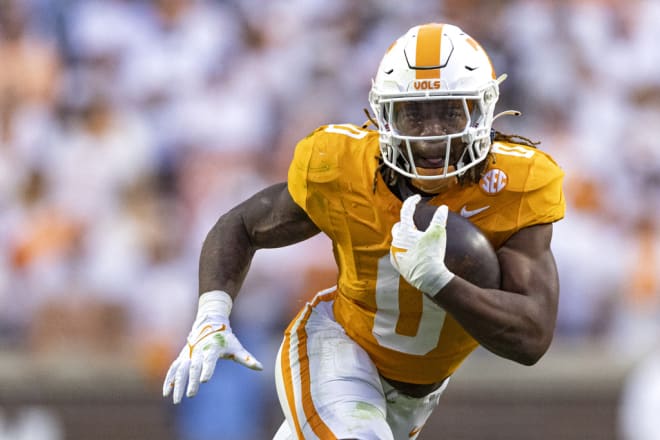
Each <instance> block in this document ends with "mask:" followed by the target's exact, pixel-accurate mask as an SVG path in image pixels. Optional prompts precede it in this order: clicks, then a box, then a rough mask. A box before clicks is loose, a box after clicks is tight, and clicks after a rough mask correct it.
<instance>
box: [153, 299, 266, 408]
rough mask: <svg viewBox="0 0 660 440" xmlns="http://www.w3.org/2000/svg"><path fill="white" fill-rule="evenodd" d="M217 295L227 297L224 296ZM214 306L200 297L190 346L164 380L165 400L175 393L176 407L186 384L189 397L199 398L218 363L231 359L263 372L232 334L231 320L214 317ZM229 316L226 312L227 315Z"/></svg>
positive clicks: (189, 339) (218, 314) (221, 314)
mask: <svg viewBox="0 0 660 440" xmlns="http://www.w3.org/2000/svg"><path fill="white" fill-rule="evenodd" d="M209 293H210V294H215V293H216V292H209ZM209 293H205V294H204V295H209ZM218 293H222V294H224V295H226V294H225V293H224V292H218ZM208 298H209V297H207V298H205V299H207V300H208ZM211 299H214V298H211ZM209 303H210V304H211V305H210V306H208V304H209ZM212 303H213V302H212V301H206V302H204V301H203V300H202V298H201V297H200V308H199V312H198V314H197V319H196V320H195V323H194V324H193V328H192V330H191V332H190V334H189V335H188V339H187V343H186V345H185V346H184V347H183V349H182V350H181V353H179V356H178V357H177V358H176V360H175V361H174V362H173V363H172V365H171V366H170V369H169V371H168V372H167V375H166V377H165V382H164V383H163V396H164V397H167V396H169V395H170V393H172V391H174V393H173V401H174V403H175V404H176V403H179V402H181V399H182V398H183V392H184V388H185V387H186V383H187V384H188V386H187V389H186V396H188V397H193V396H194V395H195V394H197V391H198V390H199V384H200V382H207V381H208V380H209V379H210V378H211V376H212V375H213V371H214V370H215V365H216V363H217V361H218V359H232V360H234V361H236V362H238V363H239V364H242V365H245V366H246V367H248V368H251V369H253V370H262V369H263V367H262V365H261V363H260V362H259V361H258V360H257V359H255V357H254V356H252V355H251V354H250V353H249V352H248V351H247V350H245V348H243V346H242V345H241V343H240V342H239V341H238V338H236V336H235V335H234V333H233V332H232V330H231V326H230V325H229V317H228V316H225V313H214V312H217V311H216V310H214V307H213V304H212ZM205 305H206V307H205ZM228 314H229V313H228V312H227V313H226V315H228Z"/></svg>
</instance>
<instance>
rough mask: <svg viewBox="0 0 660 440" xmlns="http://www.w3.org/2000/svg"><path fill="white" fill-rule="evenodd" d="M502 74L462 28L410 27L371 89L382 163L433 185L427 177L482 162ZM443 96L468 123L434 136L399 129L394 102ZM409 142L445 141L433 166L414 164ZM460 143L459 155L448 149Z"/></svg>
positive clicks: (454, 172)
mask: <svg viewBox="0 0 660 440" xmlns="http://www.w3.org/2000/svg"><path fill="white" fill-rule="evenodd" d="M504 78H505V75H502V78H501V79H499V80H498V79H497V78H496V76H495V70H494V69H493V65H492V63H491V61H490V58H489V57H488V55H487V54H486V52H485V51H484V49H482V47H481V46H480V45H479V44H478V43H477V42H476V41H475V40H474V39H472V38H471V37H470V36H469V35H467V34H466V33H465V32H463V31H462V30H461V29H460V28H458V27H456V26H453V25H449V24H439V23H429V24H424V25H420V26H415V27H413V28H412V29H410V30H409V31H408V32H407V33H406V34H405V35H403V36H402V37H401V38H399V39H398V40H397V41H396V42H395V43H394V44H393V45H392V46H390V48H389V49H388V51H387V53H386V54H385V56H384V57H383V59H382V61H381V63H380V66H379V67H378V72H377V74H376V78H375V79H374V80H373V82H372V88H371V92H370V93H369V103H370V105H371V108H372V109H373V111H374V113H375V115H376V120H377V122H378V131H379V133H380V149H381V153H382V157H383V161H384V162H385V164H387V165H388V166H390V167H391V168H393V169H394V170H396V171H397V172H398V173H400V174H402V175H404V176H406V177H408V178H411V179H413V182H415V181H418V182H419V181H422V182H423V181H427V182H426V183H427V184H432V182H428V181H429V180H435V181H437V180H438V179H445V178H447V177H453V176H461V175H462V174H464V173H465V172H466V171H467V170H468V169H470V168H472V167H474V166H475V165H477V164H478V163H480V162H482V161H483V160H484V159H485V158H486V157H487V156H488V152H489V150H490V144H491V125H492V122H493V113H494V110H495V104H496V103H497V100H498V98H499V83H500V82H501V81H502V80H503V79H504ZM447 100H453V102H454V104H453V105H454V107H455V108H458V109H461V108H462V112H464V115H463V114H461V115H460V116H461V121H467V123H465V124H464V126H462V127H461V128H460V129H457V130H456V131H455V132H451V133H443V134H441V135H439V134H435V135H432V136H419V135H410V133H406V132H404V131H403V130H398V127H397V115H396V111H397V110H396V109H397V106H399V104H397V103H400V102H408V101H424V102H428V101H447ZM395 104H396V105H395ZM443 104H447V103H446V102H445V103H443ZM426 107H428V105H427V106H426ZM438 107H439V108H440V107H443V106H442V105H439V106H438ZM445 107H446V106H445ZM439 111H441V110H439ZM452 140H453V142H452ZM411 141H412V142H415V141H417V142H419V141H426V142H434V143H445V144H446V150H444V151H445V152H444V153H443V154H444V156H445V157H444V158H442V160H438V162H437V163H438V164H439V165H438V167H437V169H433V170H429V169H428V167H420V166H419V165H416V164H415V158H414V156H413V149H412V148H411ZM458 145H460V146H461V147H460V148H461V149H462V151H461V152H460V154H459V152H458V151H454V152H453V153H452V151H451V148H452V146H453V148H454V149H455V150H456V149H457V148H459V147H458Z"/></svg>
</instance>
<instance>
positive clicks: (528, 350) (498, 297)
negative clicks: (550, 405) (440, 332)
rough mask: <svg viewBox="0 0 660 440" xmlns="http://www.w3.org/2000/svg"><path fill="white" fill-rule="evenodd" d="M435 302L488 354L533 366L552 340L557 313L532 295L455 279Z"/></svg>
mask: <svg viewBox="0 0 660 440" xmlns="http://www.w3.org/2000/svg"><path fill="white" fill-rule="evenodd" d="M433 300H434V301H435V302H436V303H437V304H438V305H440V306H441V307H442V308H443V309H445V310H446V311H447V313H449V314H451V315H452V316H453V317H454V318H455V319H456V320H457V321H458V322H459V323H460V324H461V326H462V327H463V328H464V329H465V330H466V331H467V332H468V333H470V334H471V335H472V337H474V338H475V339H476V340H477V341H478V342H479V343H480V344H481V345H483V346H484V347H485V348H487V349H488V350H489V351H491V352H493V353H495V354H497V355H499V356H502V357H504V358H507V359H510V360H513V361H515V362H518V363H521V364H524V365H532V364H534V363H536V362H537V361H538V360H539V359H540V358H541V357H542V356H543V354H544V353H545V352H546V351H547V349H548V347H549V346H550V342H551V341H552V335H553V331H554V319H549V318H550V317H553V316H555V313H556V310H555V311H554V312H553V313H548V310H543V308H544V307H545V306H544V305H542V304H540V303H539V302H538V301H536V299H535V298H531V297H529V296H525V295H521V294H517V293H513V292H505V291H502V290H495V289H482V288H480V287H477V286H475V285H473V284H471V283H469V282H467V281H465V280H463V279H462V278H459V277H454V279H452V281H450V282H449V284H447V286H445V288H443V289H442V290H441V291H440V292H439V293H438V294H436V295H435V296H434V297H433Z"/></svg>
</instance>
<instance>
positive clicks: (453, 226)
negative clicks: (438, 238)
mask: <svg viewBox="0 0 660 440" xmlns="http://www.w3.org/2000/svg"><path fill="white" fill-rule="evenodd" d="M436 209H437V206H433V205H428V204H426V203H423V202H419V203H418V205H417V208H416V209H415V213H414V215H413V220H414V222H415V226H417V229H419V230H421V231H423V230H426V228H427V227H428V225H429V223H430V222H431V218H432V217H433V214H434V213H435V210H436ZM445 264H446V265H447V268H448V269H449V270H451V271H452V272H453V273H454V274H456V275H458V276H459V277H461V278H463V279H465V280H467V281H469V282H471V283H472V284H474V285H477V286H479V287H482V288H486V289H497V288H499V287H500V282H501V272H500V263H499V261H498V259H497V254H496V253H495V249H493V246H492V245H491V244H490V242H489V241H488V239H487V238H486V236H485V235H484V234H483V233H482V232H481V230H479V228H477V227H476V226H475V225H474V224H473V223H472V222H471V221H470V220H468V219H466V218H463V217H461V216H460V215H459V214H456V213H455V212H451V211H449V215H448V216H447V252H446V254H445Z"/></svg>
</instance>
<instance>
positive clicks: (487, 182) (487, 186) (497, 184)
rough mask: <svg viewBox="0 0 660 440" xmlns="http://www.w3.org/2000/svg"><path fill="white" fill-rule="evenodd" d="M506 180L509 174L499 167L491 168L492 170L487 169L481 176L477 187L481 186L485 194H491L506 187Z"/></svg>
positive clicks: (507, 180)
mask: <svg viewBox="0 0 660 440" xmlns="http://www.w3.org/2000/svg"><path fill="white" fill-rule="evenodd" d="M508 182H509V176H507V175H506V173H505V172H504V171H502V170H500V169H499V168H493V169H492V170H488V172H487V173H486V174H484V176H483V177H482V178H481V180H480V181H479V188H481V190H482V191H483V192H485V193H486V194H488V195H490V196H492V195H495V194H497V193H499V192H500V191H502V190H503V189H504V188H506V184H507V183H508Z"/></svg>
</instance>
